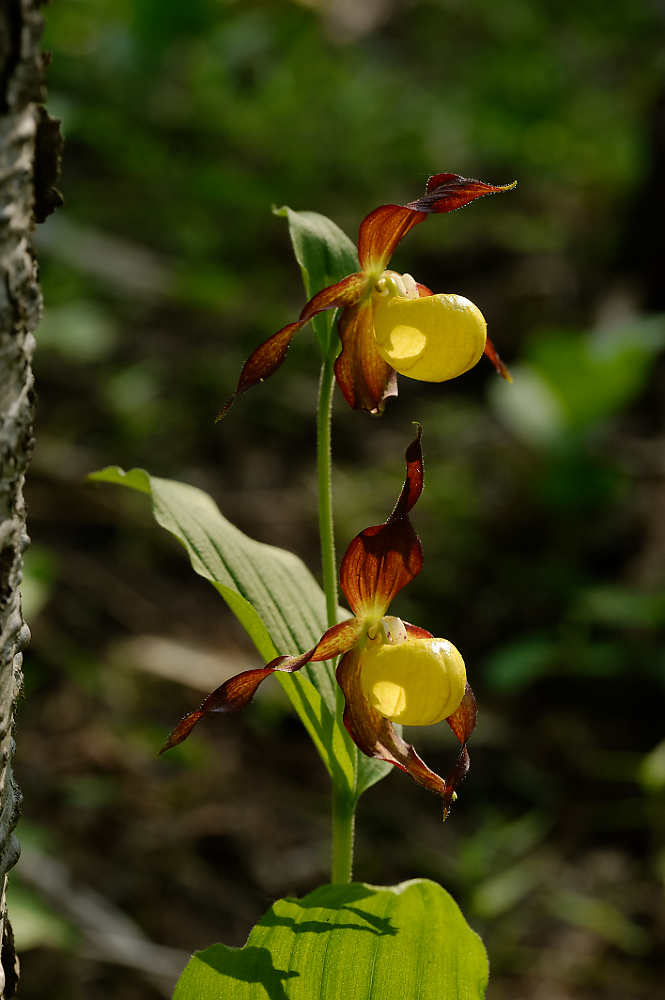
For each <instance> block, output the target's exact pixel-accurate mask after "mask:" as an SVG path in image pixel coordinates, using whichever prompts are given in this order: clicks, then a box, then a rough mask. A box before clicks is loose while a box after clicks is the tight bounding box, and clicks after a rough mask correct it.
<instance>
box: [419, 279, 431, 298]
mask: <svg viewBox="0 0 665 1000" xmlns="http://www.w3.org/2000/svg"><path fill="white" fill-rule="evenodd" d="M416 288H417V289H418V297H419V298H421V299H424V298H425V296H426V295H434V292H433V291H432V289H431V288H428V287H427V285H421V283H420V282H419V281H416Z"/></svg>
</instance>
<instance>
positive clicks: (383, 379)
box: [335, 299, 397, 414]
mask: <svg viewBox="0 0 665 1000" xmlns="http://www.w3.org/2000/svg"><path fill="white" fill-rule="evenodd" d="M339 337H340V340H341V342H342V350H341V353H340V355H339V357H338V358H337V360H336V362H335V378H336V379H337V384H338V386H339V387H340V390H341V392H342V395H343V396H344V399H345V400H346V401H347V403H348V404H349V406H350V407H351V408H352V409H354V410H366V411H367V412H368V413H372V414H377V413H381V412H382V411H383V408H384V406H385V403H386V400H387V399H389V398H390V397H391V396H396V395H397V376H396V375H395V370H394V369H393V368H392V367H391V366H390V365H389V364H388V363H387V362H386V361H384V360H383V358H382V357H381V355H380V354H379V352H378V350H377V347H376V338H375V336H374V316H373V311H372V302H371V299H367V300H366V301H364V302H360V303H358V304H357V305H354V306H350V307H349V308H347V309H345V310H344V311H343V313H342V315H341V316H340V319H339Z"/></svg>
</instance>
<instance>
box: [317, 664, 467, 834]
mask: <svg viewBox="0 0 665 1000" xmlns="http://www.w3.org/2000/svg"><path fill="white" fill-rule="evenodd" d="M361 657H362V654H361V653H360V652H359V651H358V650H356V649H354V650H352V651H351V652H350V653H347V654H346V655H345V656H344V657H342V660H341V662H340V664H339V666H338V668H337V683H338V684H339V686H340V688H341V689H342V692H343V694H344V699H345V701H346V708H345V709H344V725H345V726H346V729H347V731H348V733H349V736H350V737H351V739H352V740H353V742H354V743H355V744H356V746H357V747H358V749H359V750H361V751H362V752H363V753H364V754H366V756H367V757H376V758H377V759H378V760H385V761H387V762H388V763H389V764H394V765H395V767H399V768H400V769H401V770H402V771H405V772H406V774H408V775H410V776H411V777H412V778H413V780H414V781H417V782H418V784H419V785H423V787H424V788H428V789H429V790H430V791H431V792H434V793H435V795H440V796H441V798H442V799H443V815H444V819H445V817H446V816H447V814H448V810H449V808H450V802H451V801H452V797H453V792H454V787H453V786H451V785H449V784H448V782H447V781H444V779H443V778H442V777H441V776H440V775H438V774H437V773H436V772H435V771H432V770H431V769H430V768H429V767H428V766H427V764H425V762H424V761H423V760H422V759H421V758H420V757H419V756H418V754H417V753H416V751H415V750H414V748H413V746H411V744H410V743H407V742H406V740H404V739H402V737H401V736H400V735H399V733H398V732H397V730H396V729H395V727H394V726H393V724H392V723H391V722H390V721H389V720H388V719H386V718H384V717H383V716H382V715H379V713H378V712H377V711H376V709H375V708H373V707H372V705H370V703H369V702H368V701H367V699H366V698H365V695H364V694H363V690H362V685H361V683H360V673H361V669H362V668H361Z"/></svg>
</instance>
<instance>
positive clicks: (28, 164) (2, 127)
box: [0, 0, 60, 1000]
mask: <svg viewBox="0 0 665 1000" xmlns="http://www.w3.org/2000/svg"><path fill="white" fill-rule="evenodd" d="M38 8H39V0H0V926H1V939H2V953H1V960H0V1000H5V998H8V997H11V996H13V995H14V993H15V991H16V983H17V979H18V970H17V963H16V959H15V955H14V948H13V942H12V934H11V926H10V924H9V921H8V919H7V914H6V906H5V887H6V882H7V872H8V871H9V869H10V868H11V867H12V866H13V865H14V864H15V863H16V861H17V859H18V854H19V847H18V842H17V840H16V837H15V835H14V832H13V830H14V827H15V825H16V821H17V818H18V811H19V807H20V798H21V797H20V792H19V790H18V789H17V787H16V784H15V782H14V778H13V773H12V757H13V730H14V711H15V706H16V699H17V697H18V694H19V692H20V688H21V680H22V673H21V665H22V650H23V648H24V646H25V644H26V642H27V639H28V638H29V632H28V629H27V626H26V625H25V623H24V622H23V616H22V614H21V601H20V592H19V585H20V582H21V574H22V570H23V553H24V551H25V548H26V546H27V544H28V536H27V533H26V522H25V507H24V503H23V483H24V479H25V474H26V471H27V468H28V464H29V462H30V456H31V452H32V444H33V436H32V419H33V402H34V393H33V376H32V367H31V359H32V352H33V347H34V343H35V340H34V336H33V332H34V330H35V328H36V326H37V323H38V321H39V317H40V313H41V295H40V290H39V283H38V273H37V265H36V261H35V259H34V256H33V253H32V249H31V242H30V241H31V232H32V229H33V225H34V222H35V221H42V220H43V219H44V218H45V217H46V215H47V214H48V213H49V211H52V209H53V208H54V207H56V205H57V204H59V201H60V198H59V195H58V193H57V192H56V191H55V190H54V189H53V188H52V182H53V181H54V179H55V174H56V171H57V161H58V158H59V137H58V132H57V123H55V122H53V121H52V120H50V119H49V118H48V116H47V115H46V112H45V111H44V109H43V107H41V102H42V101H43V99H44V93H43V76H44V66H45V60H44V59H43V56H42V54H41V51H40V47H39V39H40V35H41V29H42V21H41V17H40V14H39V9H38Z"/></svg>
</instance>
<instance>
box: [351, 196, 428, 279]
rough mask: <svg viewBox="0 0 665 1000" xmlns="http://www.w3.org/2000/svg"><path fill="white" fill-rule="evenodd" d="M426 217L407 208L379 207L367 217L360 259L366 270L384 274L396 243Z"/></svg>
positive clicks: (360, 240)
mask: <svg viewBox="0 0 665 1000" xmlns="http://www.w3.org/2000/svg"><path fill="white" fill-rule="evenodd" d="M425 218H426V212H423V211H414V210H413V208H412V207H411V206H406V205H380V206H379V208H375V209H374V211H373V212H370V213H369V215H366V216H365V218H364V219H363V221H362V222H361V223H360V230H359V232H358V260H359V261H360V266H361V267H362V268H363V270H365V271H372V270H376V271H382V270H383V269H384V268H385V267H386V266H387V265H388V262H389V260H390V258H391V257H392V255H393V253H394V252H395V247H396V246H397V244H398V243H399V242H400V241H401V240H403V239H404V237H405V236H406V234H407V233H408V232H410V230H411V229H413V227H414V226H416V225H417V224H418V223H419V222H423V220H424V219H425Z"/></svg>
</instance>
